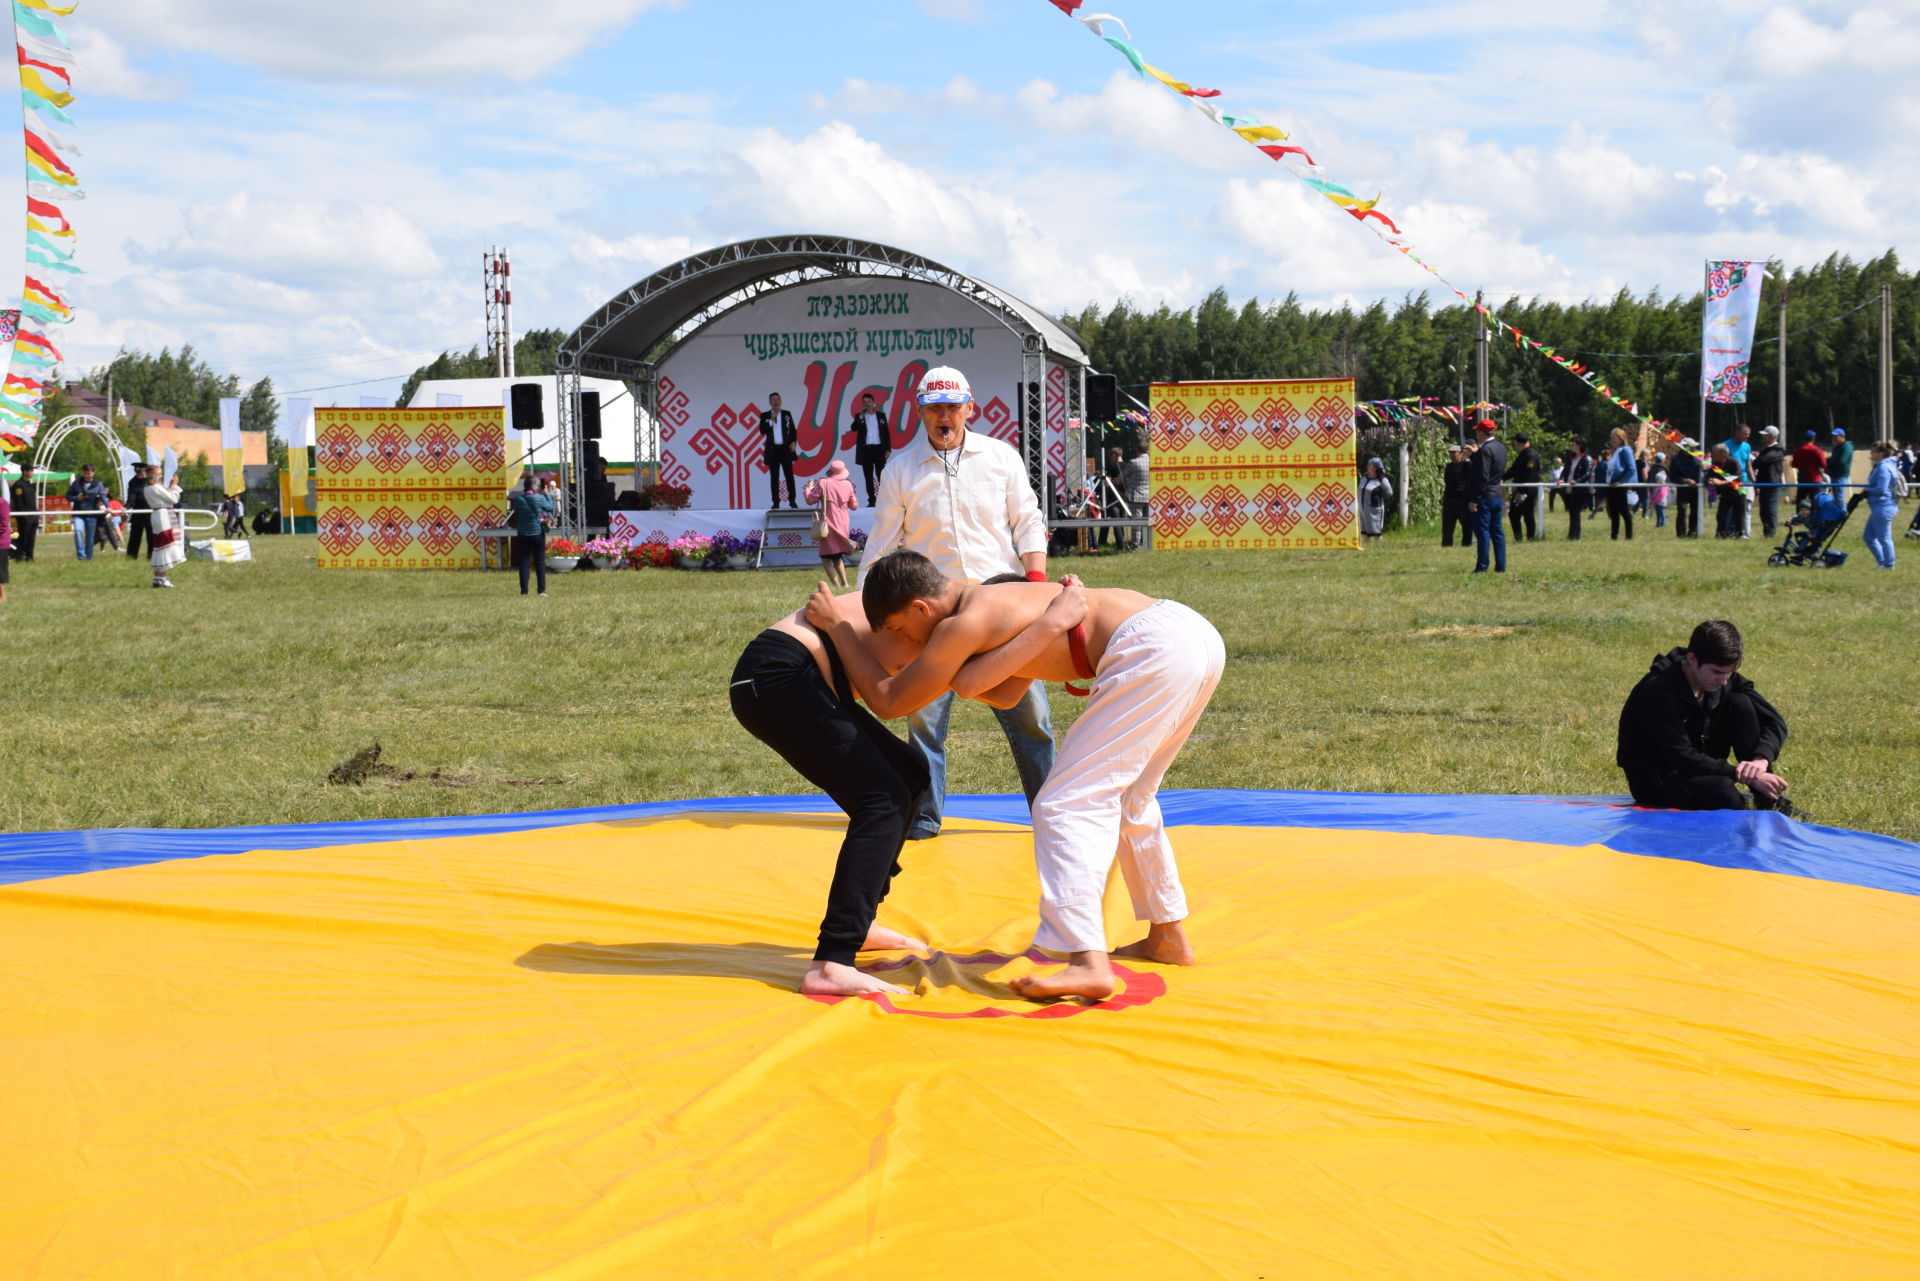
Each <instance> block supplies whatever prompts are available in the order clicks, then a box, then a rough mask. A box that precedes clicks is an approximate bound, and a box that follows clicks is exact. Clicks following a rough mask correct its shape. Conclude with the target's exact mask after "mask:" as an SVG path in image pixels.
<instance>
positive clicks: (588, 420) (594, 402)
mask: <svg viewBox="0 0 1920 1281" xmlns="http://www.w3.org/2000/svg"><path fill="white" fill-rule="evenodd" d="M580 439H582V440H599V439H600V393H599V392H597V391H583V392H581V393H580Z"/></svg>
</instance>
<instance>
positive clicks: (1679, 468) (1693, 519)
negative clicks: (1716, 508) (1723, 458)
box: [1667, 436, 1705, 538]
mask: <svg viewBox="0 0 1920 1281" xmlns="http://www.w3.org/2000/svg"><path fill="white" fill-rule="evenodd" d="M1698 448H1700V442H1699V441H1697V440H1695V439H1694V438H1693V437H1691V436H1682V437H1681V438H1680V443H1679V445H1677V446H1676V447H1675V448H1674V451H1673V458H1672V459H1671V460H1670V461H1669V462H1668V464H1667V475H1668V476H1669V477H1671V478H1672V480H1673V536H1674V537H1675V538H1698V537H1700V481H1701V479H1702V477H1703V476H1704V474H1705V469H1704V468H1702V467H1701V466H1700V455H1698V454H1696V453H1694V452H1693V451H1694V450H1696V449H1698Z"/></svg>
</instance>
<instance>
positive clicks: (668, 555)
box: [627, 542, 673, 569]
mask: <svg viewBox="0 0 1920 1281" xmlns="http://www.w3.org/2000/svg"><path fill="white" fill-rule="evenodd" d="M627 565H628V566H629V567H630V568H633V569H671V568H672V567H673V552H672V551H670V550H669V549H668V547H667V545H666V544H665V543H659V542H654V543H635V544H634V545H633V546H631V547H629V548H627Z"/></svg>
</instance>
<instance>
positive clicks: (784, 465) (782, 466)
mask: <svg viewBox="0 0 1920 1281" xmlns="http://www.w3.org/2000/svg"><path fill="white" fill-rule="evenodd" d="M799 441H800V435H799V433H798V432H796V431H795V430H794V427H793V415H792V414H790V413H788V412H787V411H786V410H784V409H782V408H780V393H779V392H777V391H776V392H774V393H773V394H772V395H770V396H768V397H767V412H766V413H764V414H761V415H760V442H761V452H760V461H761V462H763V463H765V464H766V466H767V484H768V485H769V486H770V487H771V488H772V490H773V502H772V503H771V504H769V508H768V509H769V510H771V509H772V508H774V507H778V506H779V505H780V477H781V476H782V475H785V476H786V478H787V506H789V507H791V508H793V509H794V510H796V511H798V510H799V508H800V500H799V494H798V491H796V490H795V489H794V487H793V458H794V453H795V450H796V447H797V446H798V444H799Z"/></svg>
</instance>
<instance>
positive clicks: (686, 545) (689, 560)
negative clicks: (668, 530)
mask: <svg viewBox="0 0 1920 1281" xmlns="http://www.w3.org/2000/svg"><path fill="white" fill-rule="evenodd" d="M712 546H713V540H712V539H711V538H708V537H707V536H706V535H705V534H682V535H680V537H678V538H676V539H674V540H673V541H672V542H670V543H668V544H667V550H668V551H670V552H672V553H673V563H674V564H676V565H678V566H679V567H680V568H681V569H698V568H700V565H701V563H702V562H703V561H705V560H706V558H707V551H708V549H709V548H711V547H712Z"/></svg>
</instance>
